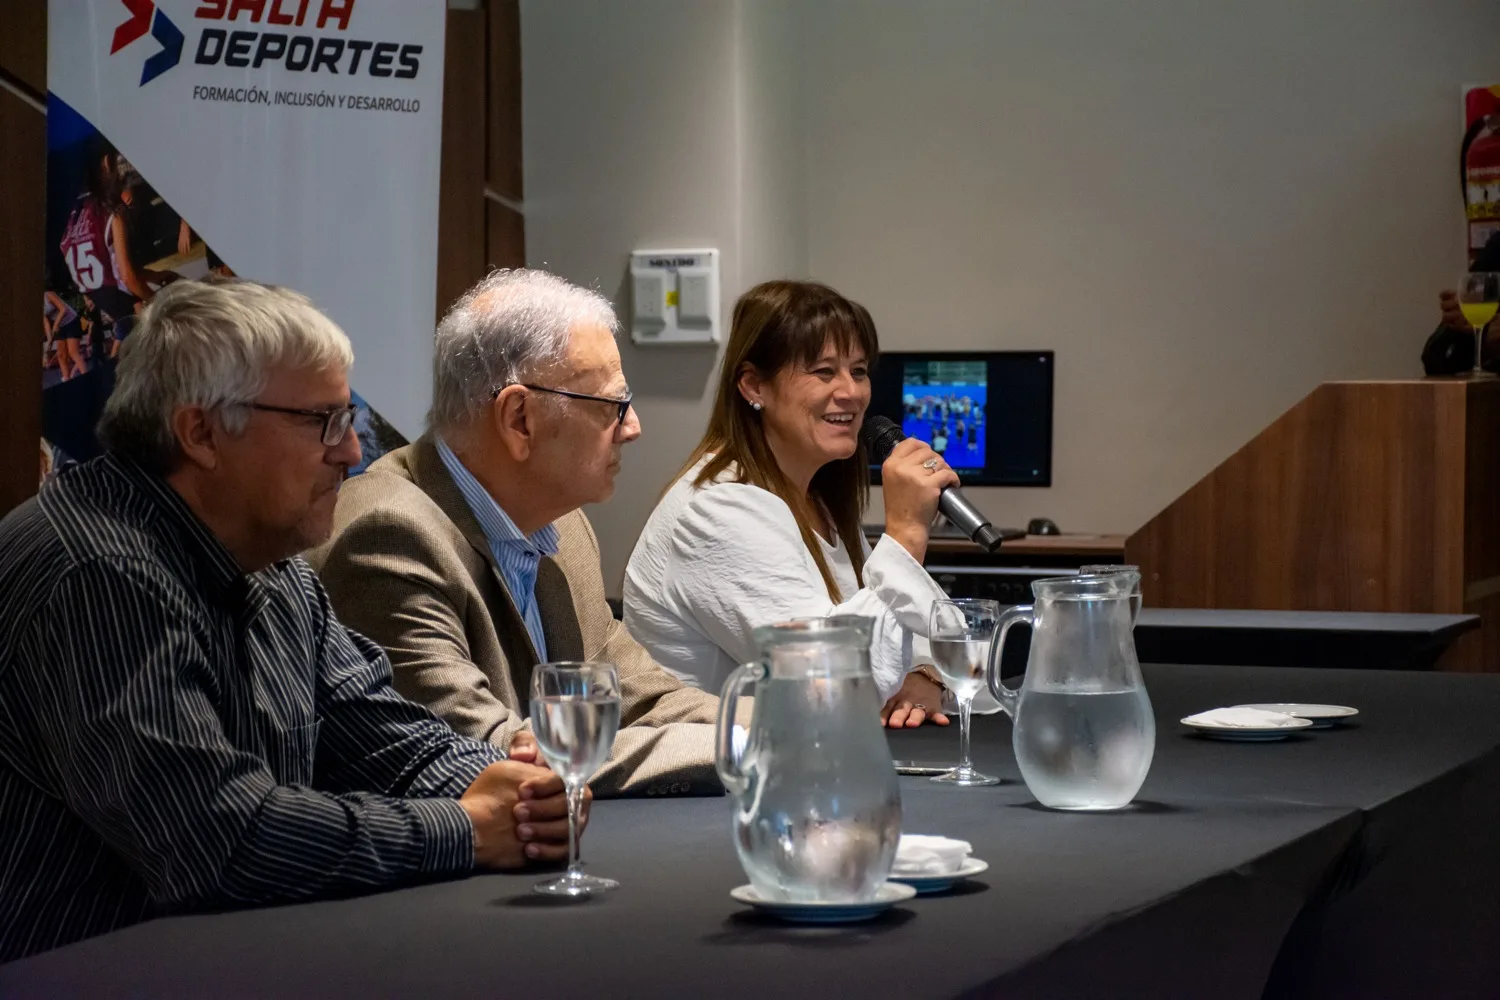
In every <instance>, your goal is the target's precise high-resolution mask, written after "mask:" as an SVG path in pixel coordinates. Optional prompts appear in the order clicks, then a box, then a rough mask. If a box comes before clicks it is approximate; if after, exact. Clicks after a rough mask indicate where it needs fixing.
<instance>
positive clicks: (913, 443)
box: [880, 438, 958, 562]
mask: <svg viewBox="0 0 1500 1000" xmlns="http://www.w3.org/2000/svg"><path fill="white" fill-rule="evenodd" d="M928 463H931V467H929V466H928ZM880 481H881V489H882V492H883V493H884V495H885V533H886V534H887V535H890V536H891V537H892V538H894V539H895V540H896V541H898V542H900V543H901V547H902V548H904V549H906V551H908V552H910V553H911V554H912V558H914V559H916V560H917V561H918V562H921V561H922V559H923V558H924V557H925V556H926V555H927V530H928V528H929V527H930V526H931V524H932V519H933V517H934V515H936V514H937V506H938V496H939V494H941V493H942V491H943V489H944V488H945V487H948V486H957V485H958V473H956V472H954V471H953V470H952V469H950V468H949V467H948V463H947V462H944V461H943V458H942V456H941V455H939V454H938V453H937V452H935V451H933V450H932V448H931V447H929V446H928V444H927V443H926V442H925V441H918V440H917V439H916V438H907V439H906V440H904V441H902V442H900V443H899V444H897V445H896V447H895V448H893V449H892V450H891V455H890V457H889V458H887V459H886V460H885V463H884V464H883V465H881V467H880Z"/></svg>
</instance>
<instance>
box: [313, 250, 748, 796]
mask: <svg viewBox="0 0 1500 1000" xmlns="http://www.w3.org/2000/svg"><path fill="white" fill-rule="evenodd" d="M616 326H617V324H616V320H615V315H614V311H613V309H612V308H611V307H610V305H609V302H608V301H606V300H605V299H604V298H603V297H602V296H600V295H598V294H597V293H595V292H591V291H588V290H586V289H583V288H578V287H576V286H574V285H570V284H569V283H568V282H566V281H564V280H562V279H561V278H558V277H556V276H554V275H551V274H547V273H546V272H544V271H533V270H524V269H521V270H502V271H496V272H494V273H493V274H491V275H490V276H489V277H487V278H485V279H484V280H483V281H481V282H479V284H477V285H475V286H474V287H473V288H472V289H470V290H469V291H468V292H467V293H465V294H464V296H463V297H462V298H460V299H459V300H458V301H457V302H456V303H455V304H454V305H453V307H452V309H450V310H449V312H448V314H447V315H446V316H445V317H444V318H443V321H442V322H441V324H439V326H438V329H437V336H436V342H435V347H434V359H433V387H432V388H433V405H432V413H431V416H430V420H429V424H430V430H429V432H428V433H427V434H426V435H424V436H423V437H421V438H420V439H418V440H417V441H416V442H414V443H412V444H411V445H408V446H407V447H405V448H402V449H400V450H399V451H395V452H392V453H391V454H389V455H386V456H385V457H384V458H382V459H381V460H380V461H378V462H376V463H375V464H374V465H372V466H371V467H370V468H369V470H368V471H366V472H365V473H364V474H363V475H361V476H358V477H356V478H355V479H353V480H351V481H350V483H349V485H348V486H347V487H346V488H345V489H344V492H343V495H342V496H341V497H340V498H339V503H338V510H337V512H336V514H335V523H334V534H333V538H332V540H331V541H330V542H329V544H328V546H327V547H326V549H325V550H323V551H322V552H320V553H316V554H314V555H313V557H312V558H313V562H314V564H315V565H317V566H318V567H319V571H320V573H321V575H322V578H323V583H324V586H326V587H327V588H328V593H329V596H330V597H331V598H332V600H333V604H334V607H335V608H337V609H338V613H339V616H340V617H341V618H342V619H344V620H345V621H347V622H349V623H350V625H351V626H353V627H354V628H357V629H359V630H360V631H361V632H364V633H365V634H366V635H368V636H370V637H371V638H372V639H374V640H375V641H377V642H379V643H380V644H381V645H382V646H384V647H385V648H386V649H387V651H388V652H389V653H390V657H391V663H392V665H393V667H394V670H395V678H396V688H397V690H399V691H400V692H401V693H402V694H404V695H406V696H407V697H409V698H412V699H413V700H416V701H420V702H422V703H423V704H425V705H427V706H428V707H430V708H431V709H432V710H433V711H435V712H437V713H438V714H439V715H440V716H442V717H443V718H444V719H446V720H447V721H448V723H449V724H450V725H452V726H453V728H455V729H457V730H458V731H459V732H461V733H463V734H464V735H466V736H471V737H473V738H474V739H479V740H485V741H488V742H490V743H492V744H495V745H497V746H501V747H509V746H512V745H513V743H512V741H514V740H518V739H521V740H526V741H530V740H531V734H530V732H529V731H527V730H526V729H525V728H524V727H525V726H526V725H527V714H528V712H527V709H528V707H529V698H528V692H529V686H528V685H529V680H530V675H531V670H532V667H533V666H534V665H535V664H537V663H538V662H543V661H548V660H554V661H555V660H605V661H608V662H610V663H613V664H615V665H616V666H617V667H618V669H619V672H620V683H621V687H622V688H623V703H622V705H621V729H620V731H619V735H618V736H617V737H616V739H615V744H614V748H613V751H612V752H611V754H610V758H609V760H608V761H607V762H606V764H605V765H604V767H603V768H601V769H600V771H599V773H598V774H597V775H596V776H595V778H594V781H593V783H592V784H593V788H594V791H595V792H596V793H597V794H600V795H606V794H646V795H670V794H683V793H688V792H712V793H718V792H720V791H722V786H721V785H720V784H719V781H718V778H717V777H716V776H715V774H714V769H713V727H712V726H711V725H706V723H711V722H713V721H714V718H715V715H716V713H717V710H718V699H717V698H715V697H713V696H711V695H708V694H705V693H704V692H702V691H700V690H698V689H696V688H690V687H686V686H684V685H683V684H682V683H681V682H680V681H678V680H677V678H676V677H674V676H672V675H671V674H669V673H668V672H667V671H666V670H664V669H663V668H662V667H661V666H660V665H658V664H657V663H656V662H655V661H654V660H653V659H652V658H651V656H650V654H648V653H647V652H646V651H645V650H644V649H642V648H641V647H640V645H639V644H637V643H636V641H635V640H634V639H633V638H631V636H630V634H629V632H627V631H626V630H625V628H624V627H623V626H622V625H621V624H620V623H619V622H617V621H615V620H614V618H613V617H612V616H611V614H610V612H609V606H608V603H607V602H606V601H605V598H604V581H603V577H602V574H601V572H600V568H599V543H598V540H597V539H596V538H595V536H594V531H593V528H592V527H590V525H589V522H588V518H586V517H585V516H584V515H583V512H582V511H580V510H579V508H580V507H582V506H583V505H584V504H587V503H599V502H601V501H604V500H607V499H608V498H609V497H610V495H611V494H612V493H613V492H614V482H615V474H616V473H617V472H618V471H619V468H620V451H621V449H622V448H623V447H624V445H626V444H628V443H629V442H631V441H634V440H635V439H636V438H637V437H639V436H640V433H641V427H640V422H639V421H638V420H637V419H636V416H635V411H634V410H633V409H631V406H630V390H629V388H628V386H627V385H626V382H625V375H624V373H623V371H621V368H620V352H619V350H618V349H617V348H616V346H615V340H614V336H615V330H616Z"/></svg>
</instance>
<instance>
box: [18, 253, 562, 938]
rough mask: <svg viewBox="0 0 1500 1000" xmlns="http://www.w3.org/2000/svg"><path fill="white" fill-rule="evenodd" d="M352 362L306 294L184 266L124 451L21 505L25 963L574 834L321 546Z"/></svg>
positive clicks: (452, 866) (527, 774)
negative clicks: (54, 951)
mask: <svg viewBox="0 0 1500 1000" xmlns="http://www.w3.org/2000/svg"><path fill="white" fill-rule="evenodd" d="M352 360H353V358H352V353H351V351H350V348H349V341H348V339H347V338H346V337H345V336H344V334H343V331H341V330H340V329H339V328H338V327H337V326H335V325H334V324H333V323H332V322H331V321H330V320H329V319H328V318H327V317H325V316H324V315H322V314H321V313H320V312H318V311H317V310H316V309H315V308H313V306H312V304H311V303H310V302H308V301H307V299H305V298H303V297H302V296H300V295H298V294H296V293H295V292H290V291H285V290H282V289H277V288H270V287H267V286H264V285H256V284H253V283H250V282H231V283H222V284H201V283H197V282H179V283H176V284H174V285H172V286H171V287H170V288H167V289H165V290H163V291H162V292H161V293H160V294H158V295H157V296H156V298H155V299H154V300H153V301H152V302H151V304H150V306H148V307H147V308H146V310H145V312H144V313H143V314H142V315H141V318H140V322H139V324H138V325H137V327H136V329H135V331H134V333H133V334H132V336H131V338H130V340H129V341H127V343H126V344H125V346H124V347H123V349H122V351H121V356H120V365H119V368H118V370H117V373H116V388H115V392H114V394H113V395H112V396H111V397H110V399H109V401H108V403H107V405H106V407H105V412H104V417H103V420H102V421H101V423H100V426H99V432H100V436H101V438H102V439H103V441H104V443H105V445H106V447H107V448H108V452H107V453H106V454H105V455H103V456H101V457H100V458H97V459H94V460H93V461H90V462H87V463H85V464H83V465H80V466H76V467H74V468H72V469H70V470H68V471H66V472H64V473H62V474H60V475H59V476H57V477H56V478H54V479H52V480H50V481H49V482H48V483H47V484H45V485H44V486H43V487H42V489H41V492H40V493H39V494H38V495H37V496H36V497H34V498H32V499H31V500H29V501H27V502H26V503H24V504H22V505H21V506H20V507H18V508H16V509H15V510H14V511H12V512H11V513H10V514H9V515H8V516H6V517H5V519H4V520H3V521H0V717H3V720H4V721H3V724H0V830H4V831H5V834H4V836H3V837H0V962H3V961H7V960H9V959H14V958H19V957H21V956H23V955H28V954H31V953H33V952H37V951H42V950H44V949H47V948H51V947H55V946H57V945H61V944H65V943H67V942H70V941H74V940H77V939H79V938H82V937H87V936H89V935H92V934H98V933H102V932H104V931H108V930H112V929H114V928H116V927H121V926H124V925H126V924H131V923H135V922H137V921H140V920H143V919H145V918H147V917H149V916H152V915H154V914H158V913H164V912H172V911H178V910H185V909H194V908H199V907H214V908H221V907H226V906H235V905H248V904H256V903H271V902H278V901H284V900H296V899H306V898H310V897H315V896H318V895H324V894H331V893H348V892H350V891H355V890H367V889H372V888H379V887H381V886H386V885H394V884H397V883H400V882H406V881H410V880H412V879H414V878H419V877H439V876H448V875H452V874H455V873H460V872H467V871H469V870H470V869H471V868H473V867H475V866H480V867H500V868H515V867H520V866H521V865H522V864H524V863H525V862H526V861H527V860H528V859H543V860H560V859H561V858H563V857H565V856H566V846H565V845H566V841H567V829H568V823H567V819H566V816H567V803H566V798H565V795H564V791H563V786H562V782H561V780H560V779H559V778H558V777H557V776H555V775H553V774H552V773H551V772H550V771H548V770H546V769H544V768H541V767H537V766H534V765H533V764H532V763H528V762H526V761H532V760H534V759H535V753H534V748H532V749H531V750H530V751H529V752H527V753H523V754H518V755H517V759H514V760H506V759H505V755H504V754H503V753H501V752H500V750H499V749H498V748H496V747H494V746H492V745H489V744H485V743H477V742H474V741H472V740H467V739H464V738H463V737H461V736H458V735H457V734H455V733H454V732H453V731H452V730H451V729H449V728H448V727H447V726H445V725H444V724H443V723H442V722H441V721H439V720H438V719H436V718H434V717H433V716H432V715H431V714H430V713H429V712H428V711H427V710H426V709H424V708H421V707H420V706H418V705H414V704H412V703H411V702H409V701H407V700H405V699H404V698H401V697H400V696H399V695H398V694H396V692H395V691H394V690H392V688H391V683H390V665H389V663H388V661H387V660H386V658H385V654H384V653H383V652H382V651H381V650H380V649H379V648H378V647H376V646H375V645H374V644H373V643H371V642H370V641H369V640H367V639H365V638H363V637H362V636H359V635H356V634H354V633H352V632H350V631H348V630H346V629H345V628H344V627H342V626H341V625H340V624H339V622H338V620H337V619H336V618H335V617H334V615H333V614H332V612H331V611H330V610H329V606H328V601H327V595H326V594H325V593H324V592H323V589H322V587H321V586H319V584H318V581H317V577H316V576H314V574H313V572H312V569H311V568H310V567H309V566H308V565H307V564H306V563H304V562H303V561H302V560H301V559H298V558H295V555H296V553H297V552H298V551H299V550H300V549H303V548H305V547H307V546H309V545H313V544H316V543H318V542H320V541H322V540H323V539H325V538H326V537H327V536H328V530H329V525H330V523H331V520H332V517H333V508H334V503H335V501H336V498H337V495H338V490H339V486H340V484H341V483H342V482H343V479H344V476H345V473H346V472H347V470H348V469H349V467H350V466H352V465H355V464H357V463H358V462H359V441H358V439H357V437H356V436H355V435H353V434H351V433H350V432H349V427H350V421H351V418H352V416H353V408H352V407H351V406H350V405H349V398H350V396H349V386H348V382H347V373H348V369H349V365H350V363H351V361H352ZM80 621H82V622H84V623H85V624H84V625H83V626H82V627H79V625H78V622H80Z"/></svg>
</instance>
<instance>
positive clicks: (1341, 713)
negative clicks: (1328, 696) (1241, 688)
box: [1234, 701, 1359, 729]
mask: <svg viewBox="0 0 1500 1000" xmlns="http://www.w3.org/2000/svg"><path fill="white" fill-rule="evenodd" d="M1234 707H1235V708H1259V709H1261V710H1262V711H1266V712H1280V713H1281V714H1282V715H1290V716H1291V717H1292V718H1294V719H1310V720H1312V724H1313V728H1314V729H1332V728H1333V727H1334V726H1337V725H1338V724H1340V723H1341V722H1343V721H1345V720H1346V719H1352V718H1353V717H1354V716H1356V715H1358V714H1359V709H1357V708H1350V707H1349V706H1348V705H1304V704H1301V703H1300V702H1295V701H1276V702H1266V703H1264V704H1258V705H1236V706H1234Z"/></svg>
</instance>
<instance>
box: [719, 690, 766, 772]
mask: <svg viewBox="0 0 1500 1000" xmlns="http://www.w3.org/2000/svg"><path fill="white" fill-rule="evenodd" d="M765 675H766V667H765V664H763V663H745V664H741V665H740V666H739V667H736V668H735V670H734V672H733V673H731V674H730V675H729V676H728V677H726V678H725V679H724V687H723V689H722V690H721V691H720V692H719V721H718V726H717V729H716V730H715V732H714V769H715V770H717V771H718V772H719V780H721V781H723V782H724V787H725V788H727V789H729V790H730V791H731V792H734V793H736V794H739V793H741V792H743V791H744V790H745V785H746V780H745V772H744V769H743V768H741V767H740V757H741V755H740V754H737V753H735V746H734V718H735V712H736V709H738V708H739V704H740V689H741V688H742V687H744V686H745V685H746V684H752V683H754V682H756V681H758V680H761V679H762V678H764V677H765Z"/></svg>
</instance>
